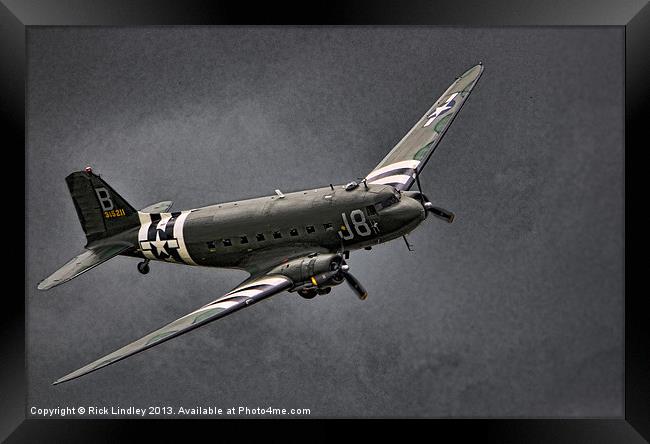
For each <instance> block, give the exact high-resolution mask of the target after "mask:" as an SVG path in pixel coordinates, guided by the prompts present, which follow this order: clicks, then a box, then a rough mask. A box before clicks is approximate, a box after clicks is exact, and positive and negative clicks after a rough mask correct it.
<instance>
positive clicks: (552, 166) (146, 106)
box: [26, 27, 624, 417]
mask: <svg viewBox="0 0 650 444" xmlns="http://www.w3.org/2000/svg"><path fill="white" fill-rule="evenodd" d="M623 38H624V34H623V28H607V27H599V28H503V29H500V28H487V29H484V28H468V29H464V28H444V27H441V28H435V27H411V28H408V27H405V28H403V27H377V28H375V27H360V28H350V27H334V28H301V27H294V28H279V27H265V28H245V27H244V28H243V27H224V28H209V27H188V28H183V27H177V28H157V27H149V28H30V29H29V30H28V91H27V92H28V109H27V118H28V128H27V130H28V136H27V137H28V140H27V143H28V151H27V178H26V180H27V190H28V195H27V207H28V221H27V224H28V228H27V234H28V239H27V241H28V251H27V261H28V262H27V280H28V282H27V284H28V288H30V289H31V290H30V291H29V293H28V295H27V298H28V299H27V313H28V316H27V349H28V350H27V351H28V354H27V361H28V362H27V368H28V378H29V380H28V383H29V393H28V406H36V407H56V406H79V405H82V406H89V405H99V406H122V407H128V406H131V405H133V406H138V407H146V406H149V405H158V406H166V405H168V406H172V407H174V408H176V407H180V406H196V405H200V406H217V407H221V408H228V407H233V406H235V407H237V406H249V407H258V406H259V407H268V406H272V407H277V408H310V409H311V412H312V415H314V416H325V417H333V416H418V417H447V416H470V417H476V416H481V417H485V416H487V417H494V416H544V417H549V416H550V417H566V416H590V417H593V416H597V417H599V416H620V415H622V414H623V180H622V179H623V81H624V78H623V43H624V41H623ZM479 61H483V63H484V65H485V72H484V74H483V76H482V78H481V80H480V81H479V83H478V85H477V87H476V89H475V90H474V92H473V93H472V96H471V97H470V99H469V100H468V102H467V103H466V105H465V106H464V107H463V109H462V111H461V112H460V114H459V116H458V118H457V119H456V120H455V122H454V124H453V125H452V126H451V128H450V129H449V131H448V132H447V134H446V136H445V138H444V140H443V141H442V143H441V145H440V148H439V149H438V150H437V151H436V153H435V155H434V157H433V159H432V160H431V162H430V163H429V164H428V165H427V168H426V169H425V171H424V173H423V175H422V183H423V187H424V189H425V191H426V193H427V195H428V196H429V197H430V198H431V199H432V201H433V202H434V203H435V204H437V205H439V206H442V207H445V208H449V209H450V210H452V211H454V212H455V213H456V215H457V219H456V221H455V222H454V223H453V224H451V225H447V224H445V223H444V222H441V221H439V220H437V219H435V218H430V219H428V220H427V221H426V222H425V223H424V224H423V225H422V226H421V227H420V228H419V229H418V230H417V231H415V232H414V233H413V234H412V235H411V236H410V241H411V243H412V244H413V245H414V246H415V251H414V252H408V251H407V249H406V247H405V245H404V243H403V242H402V241H401V240H398V241H394V242H392V243H389V244H385V245H382V246H379V247H376V248H374V249H373V251H370V252H367V251H361V252H355V253H353V254H352V256H351V259H350V261H349V262H350V265H351V267H352V270H353V272H354V274H355V275H356V276H357V277H358V278H359V279H360V280H362V282H363V283H364V285H365V286H366V287H367V289H368V291H369V293H370V296H369V298H368V300H366V301H364V302H361V301H359V300H357V299H356V297H355V296H354V295H353V294H352V293H351V291H349V290H348V289H347V288H346V287H345V286H341V287H337V288H336V289H335V290H334V291H333V292H332V293H331V294H330V295H327V296H324V297H317V298H315V299H313V300H303V299H301V298H299V297H298V296H296V295H295V294H288V293H285V294H282V295H278V296H275V297H274V298H271V299H269V300H268V301H265V302H263V303H260V304H259V305H256V306H254V307H252V308H251V309H248V310H243V311H241V312H238V313H236V314H234V315H233V316H230V317H227V318H224V319H222V320H219V321H216V322H214V323H212V324H209V325H207V326H204V327H202V328H200V329H198V330H195V331H193V332H191V333H189V334H187V335H183V336H181V337H178V338H176V339H174V340H172V341H169V342H166V343H164V344H161V345H160V346H157V347H155V348H152V349H150V350H148V351H145V352H143V353H141V354H138V355H135V356H133V357H130V358H128V359H127V360H124V361H122V362H119V363H117V364H115V365H112V366H110V367H107V368H105V369H102V370H100V371H98V372H95V373H92V374H90V375H87V376H85V377H83V378H80V379H78V380H75V381H72V382H69V383H66V384H62V385H59V386H51V385H50V384H51V382H52V381H54V380H55V379H57V378H59V377H60V376H62V375H65V374H67V373H68V372H70V371H72V370H75V369H77V368H79V367H81V366H82V365H84V364H86V363H88V362H90V361H92V360H94V359H96V358H98V357H100V356H103V355H105V354H106V353H108V352H111V351H113V350H115V349H117V348H119V347H121V346H122V345H124V344H126V343H128V342H131V341H132V340H134V339H137V338H140V337H141V336H143V335H145V334H146V333H149V332H150V331H152V330H154V329H156V328H158V327H160V326H162V325H164V324H166V323H167V322H169V321H171V320H173V319H176V318H178V317H180V316H182V315H184V314H186V313H188V312H190V311H192V310H194V309H195V308H197V307H199V306H201V305H203V304H205V303H207V302H209V301H211V300H213V299H215V298H217V297H218V296H220V295H222V294H223V293H224V292H226V291H228V290H229V289H230V288H232V287H233V286H234V285H236V284H237V283H238V282H240V281H241V280H243V279H244V278H245V277H246V274H245V273H243V272H237V271H227V270H218V269H207V268H198V267H197V268H193V267H182V266H178V265H172V264H157V263H154V264H152V267H151V268H152V270H151V273H150V274H149V275H147V276H142V275H140V274H139V273H137V271H136V262H137V261H136V260H134V259H130V258H122V257H120V258H116V259H113V260H111V261H109V262H108V263H106V264H104V265H102V266H100V267H98V268H97V269H95V270H92V271H90V272H89V273H87V274H84V275H83V276H81V277H79V278H78V279H76V280H74V281H71V282H69V283H67V284H65V285H63V286H61V287H58V288H55V289H53V290H50V291H48V292H38V291H37V290H36V285H37V283H38V282H39V281H40V280H41V279H42V278H44V277H46V276H47V275H48V274H50V273H51V272H53V271H54V270H56V269H57V268H58V267H59V266H60V265H62V264H63V263H64V262H66V261H67V260H68V259H69V258H70V257H72V256H73V255H75V254H76V253H78V252H79V251H80V249H81V248H82V246H83V245H84V242H85V239H84V236H83V232H82V230H81V227H80V225H79V222H78V220H77V216H76V213H75V211H74V207H73V205H72V201H71V200H70V197H69V195H68V191H67V188H66V185H65V181H64V177H65V176H66V175H67V174H69V173H70V172H72V171H75V170H79V169H81V168H83V167H84V166H86V165H92V166H93V167H94V169H95V171H96V172H99V173H101V174H102V177H104V178H105V179H106V180H107V181H108V182H109V183H110V184H111V185H112V186H113V187H114V188H115V189H116V190H117V191H118V192H119V193H121V194H122V195H123V196H124V197H125V198H126V199H127V200H128V201H129V202H130V203H132V204H133V205H134V206H135V207H138V208H141V207H144V206H146V205H148V204H150V203H153V202H157V201H160V200H166V199H172V200H174V201H175V204H174V208H175V209H186V208H192V207H197V206H201V205H205V204H210V203H215V202H220V201H229V200H237V199H246V198H250V197H256V196H260V195H267V194H271V193H273V190H274V189H276V188H279V189H281V190H283V191H285V192H288V191H293V190H299V189H304V188H311V187H315V186H323V185H327V184H328V183H330V182H332V183H343V182H346V181H348V180H350V179H352V178H355V177H358V176H363V175H365V174H366V173H367V172H369V171H370V170H372V169H373V167H374V165H376V164H377V163H378V162H379V161H380V160H381V159H382V158H383V156H384V155H385V154H386V153H387V152H388V151H389V150H390V149H391V148H392V146H393V145H394V144H395V143H396V142H398V141H399V140H400V139H401V137H402V136H403V135H404V134H405V133H406V132H407V131H408V130H409V129H410V128H411V126H412V125H413V124H414V123H415V122H416V121H417V120H418V119H419V118H420V117H421V116H422V114H423V113H424V112H425V111H426V110H427V109H428V108H429V107H430V106H431V105H432V103H433V102H434V101H435V100H436V99H437V98H438V96H439V95H440V94H441V93H442V92H443V91H444V90H445V89H446V88H447V86H448V85H449V84H450V83H451V82H452V81H453V80H454V78H455V77H456V76H457V75H459V74H461V73H462V72H463V71H464V70H466V69H467V68H468V67H470V66H472V65H474V64H476V63H477V62H479Z"/></svg>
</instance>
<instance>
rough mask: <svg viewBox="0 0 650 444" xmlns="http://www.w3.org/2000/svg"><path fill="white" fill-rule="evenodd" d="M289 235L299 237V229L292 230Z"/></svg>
mask: <svg viewBox="0 0 650 444" xmlns="http://www.w3.org/2000/svg"><path fill="white" fill-rule="evenodd" d="M289 234H290V235H291V236H298V229H297V228H292V229H291V231H289Z"/></svg>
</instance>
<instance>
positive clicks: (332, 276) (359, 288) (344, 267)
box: [311, 256, 368, 301]
mask: <svg viewBox="0 0 650 444" xmlns="http://www.w3.org/2000/svg"><path fill="white" fill-rule="evenodd" d="M349 270H350V266H349V265H348V264H346V263H345V262H343V257H342V256H341V264H340V265H339V264H337V265H336V266H335V268H334V269H333V270H330V271H327V272H325V273H320V274H317V275H315V276H312V277H311V283H312V284H314V286H316V287H320V286H321V285H323V284H326V283H328V282H330V281H332V280H334V281H338V283H341V282H342V281H343V280H345V281H346V282H347V283H348V285H349V286H350V288H352V290H353V291H354V293H355V294H356V295H357V297H358V298H359V299H361V300H362V301H363V300H365V299H366V298H367V297H368V292H367V291H366V289H365V288H364V287H363V285H361V282H359V280H358V279H357V278H355V277H354V276H353V275H352V274H351V273H350V271H349Z"/></svg>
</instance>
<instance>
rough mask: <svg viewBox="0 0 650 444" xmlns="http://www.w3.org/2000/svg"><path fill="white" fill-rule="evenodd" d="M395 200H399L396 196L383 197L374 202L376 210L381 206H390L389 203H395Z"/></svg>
mask: <svg viewBox="0 0 650 444" xmlns="http://www.w3.org/2000/svg"><path fill="white" fill-rule="evenodd" d="M397 202H399V199H398V198H397V197H396V196H390V197H389V198H388V199H385V200H383V201H381V202H379V203H378V204H375V208H377V211H379V210H381V209H382V208H387V207H390V206H391V205H395V204H396V203H397Z"/></svg>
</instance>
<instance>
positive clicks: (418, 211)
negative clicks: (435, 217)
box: [402, 196, 427, 223]
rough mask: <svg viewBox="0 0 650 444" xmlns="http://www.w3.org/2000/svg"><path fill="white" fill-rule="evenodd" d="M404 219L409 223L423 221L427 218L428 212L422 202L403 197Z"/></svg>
mask: <svg viewBox="0 0 650 444" xmlns="http://www.w3.org/2000/svg"><path fill="white" fill-rule="evenodd" d="M402 204H403V205H402V207H403V210H402V211H403V217H404V219H407V220H408V222H409V223H410V222H415V221H420V222H421V221H423V220H424V219H426V218H427V212H426V210H425V209H424V207H423V206H422V202H420V201H419V200H416V199H413V198H412V197H406V196H404V197H402Z"/></svg>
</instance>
